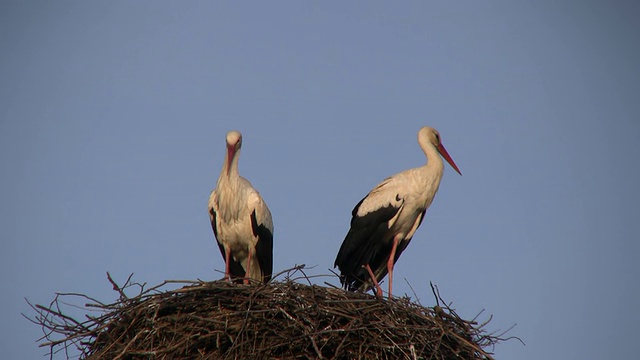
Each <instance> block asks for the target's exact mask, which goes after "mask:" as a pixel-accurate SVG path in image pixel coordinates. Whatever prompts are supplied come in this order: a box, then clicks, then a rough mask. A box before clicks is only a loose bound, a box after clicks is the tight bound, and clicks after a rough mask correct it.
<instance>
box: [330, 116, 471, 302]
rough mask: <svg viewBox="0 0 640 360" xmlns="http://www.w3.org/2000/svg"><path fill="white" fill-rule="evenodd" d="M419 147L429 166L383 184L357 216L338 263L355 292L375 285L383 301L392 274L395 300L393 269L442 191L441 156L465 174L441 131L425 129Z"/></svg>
mask: <svg viewBox="0 0 640 360" xmlns="http://www.w3.org/2000/svg"><path fill="white" fill-rule="evenodd" d="M418 143H419V144H420V147H421V148H422V150H423V151H424V153H425V155H426V156H427V163H426V164H425V165H423V166H421V167H417V168H413V169H409V170H405V171H403V172H401V173H398V174H396V175H393V176H391V177H388V178H387V179H385V180H383V181H382V182H381V183H380V184H378V185H377V186H376V187H375V188H373V190H371V191H370V192H369V194H367V196H365V197H364V198H363V199H362V200H361V201H360V202H359V203H358V204H357V205H356V206H355V208H354V209H353V211H352V213H351V215H352V218H351V228H350V229H349V232H348V233H347V235H346V237H345V239H344V241H343V243H342V246H341V247H340V251H339V252H338V255H337V257H336V261H335V263H334V266H337V267H338V268H339V269H340V272H341V277H340V280H341V282H342V284H343V285H344V287H345V288H347V289H349V290H361V291H367V290H369V289H371V288H372V287H374V286H375V287H376V288H377V293H378V296H381V292H382V291H381V289H380V288H379V286H378V282H379V281H380V280H382V279H383V278H384V277H385V276H386V275H387V273H389V296H391V287H392V281H393V265H394V264H395V262H396V261H397V260H398V258H399V257H400V254H402V252H403V251H404V250H405V249H406V247H407V245H408V244H409V242H410V241H411V239H412V238H413V235H414V234H415V232H416V230H417V229H418V227H419V226H420V224H421V223H422V220H423V219H424V215H425V212H426V210H427V209H428V208H429V206H430V205H431V202H432V201H433V198H434V196H435V194H436V192H437V191H438V187H439V186H440V179H441V178H442V173H443V171H444V164H443V162H442V159H441V158H440V154H442V155H443V156H444V157H445V159H446V160H447V161H448V162H449V163H450V164H451V166H452V167H453V168H454V169H455V170H456V171H458V173H459V172H460V171H459V170H458V168H457V166H456V165H455V163H453V160H451V158H450V157H449V155H448V154H447V152H446V150H445V149H444V147H443V146H442V144H441V143H440V135H439V133H438V132H437V131H436V130H435V129H432V128H430V127H424V128H422V129H420V131H419V132H418ZM369 272H371V273H369Z"/></svg>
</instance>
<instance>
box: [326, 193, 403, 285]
mask: <svg viewBox="0 0 640 360" xmlns="http://www.w3.org/2000/svg"><path fill="white" fill-rule="evenodd" d="M365 199H366V197H365V198H363V199H362V200H360V202H359V203H358V204H357V205H356V206H355V208H354V209H353V211H352V212H351V215H352V218H351V228H350V229H349V232H348V233H347V236H346V237H345V239H344V241H343V242H342V246H341V247H340V251H338V256H337V257H336V261H335V263H334V267H336V266H337V267H338V268H339V269H340V273H341V275H340V281H341V282H342V285H343V286H344V287H345V288H347V289H349V290H355V289H358V288H362V287H363V286H364V289H367V288H368V287H370V286H371V285H370V280H369V275H368V273H367V271H366V270H365V269H364V268H363V267H362V266H363V265H365V264H369V266H370V267H371V269H372V270H373V271H374V272H375V271H376V268H378V267H380V265H382V266H384V265H385V263H386V259H387V258H388V256H389V253H390V251H391V242H390V241H389V239H385V236H387V233H388V230H389V229H388V221H389V220H391V219H392V218H393V217H394V216H395V215H396V214H397V213H398V211H399V210H400V207H401V206H394V205H388V206H385V207H382V208H379V209H377V210H375V211H372V212H370V213H367V214H366V215H364V216H358V215H357V213H358V209H359V207H360V205H362V203H363V202H364V200H365Z"/></svg>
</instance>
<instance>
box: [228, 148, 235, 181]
mask: <svg viewBox="0 0 640 360" xmlns="http://www.w3.org/2000/svg"><path fill="white" fill-rule="evenodd" d="M235 153H236V147H235V145H227V175H229V170H230V169H231V161H232V160H233V155H234V154H235Z"/></svg>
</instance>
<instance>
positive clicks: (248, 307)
mask: <svg viewBox="0 0 640 360" xmlns="http://www.w3.org/2000/svg"><path fill="white" fill-rule="evenodd" d="M284 274H285V276H284V279H283V280H282V281H277V280H276V281H272V282H269V283H267V284H252V285H239V284H233V283H229V282H227V281H223V280H220V281H213V282H204V281H165V282H163V283H162V284H160V285H158V286H155V287H152V288H149V289H145V285H144V284H138V283H133V282H131V277H129V279H127V281H126V283H125V284H124V285H123V286H119V285H117V284H116V283H115V282H114V281H113V280H112V279H111V277H110V276H109V275H108V274H107V276H108V279H109V281H110V282H111V284H112V285H113V288H114V290H115V291H117V292H118V293H119V299H118V301H116V302H115V303H112V304H103V303H101V302H99V301H97V300H96V299H93V298H90V297H88V296H86V295H82V294H57V296H56V297H55V299H54V300H53V301H52V303H51V304H50V306H48V307H47V306H42V305H31V304H30V305H31V306H32V308H33V309H34V310H35V311H36V313H37V314H36V315H35V316H34V317H33V318H30V320H31V321H32V322H34V323H36V324H39V325H40V326H41V327H42V329H43V332H44V334H45V335H44V336H43V337H42V338H41V339H39V341H40V342H41V344H40V346H45V347H49V348H50V355H51V357H53V355H54V354H56V353H62V354H63V356H64V355H66V357H67V358H69V357H73V356H74V355H72V354H71V353H73V352H74V351H75V350H73V348H74V347H75V348H76V349H77V351H79V352H80V355H79V357H80V358H82V359H173V358H181V359H196V358H197V359H250V358H253V359H292V358H313V359H421V358H424V359H492V357H491V353H490V350H492V349H493V346H494V345H495V344H496V343H497V342H498V341H500V340H504V339H502V338H501V336H502V335H503V334H504V333H506V332H503V333H502V334H500V335H494V334H488V333H487V332H486V331H485V329H484V328H485V326H486V325H487V323H488V321H487V322H485V323H483V324H478V323H477V322H476V321H475V319H474V320H471V321H465V320H463V319H461V318H460V317H459V316H458V315H457V314H456V312H455V311H454V310H453V309H451V308H450V307H449V305H442V306H441V305H437V306H435V307H424V306H422V305H420V304H416V303H414V302H411V300H410V299H409V298H408V297H402V298H391V299H384V300H379V299H377V298H375V297H374V296H372V295H368V294H363V293H354V292H345V291H344V290H342V289H340V288H336V287H333V286H331V285H329V287H325V286H319V285H312V284H311V281H310V278H309V277H307V276H306V275H305V274H304V272H303V266H300V267H296V268H294V269H291V270H288V271H287V272H285V273H284ZM300 280H302V281H304V282H305V283H301V282H300ZM176 283H177V284H180V285H182V287H179V288H177V289H173V290H165V289H166V288H167V287H170V286H171V284H176ZM327 285H328V284H327ZM432 288H434V287H433V286H432ZM132 289H133V290H136V291H137V292H138V294H137V295H136V296H133V297H130V296H127V295H126V294H125V292H130V291H132ZM436 290H437V288H434V295H435V296H436V300H437V302H438V304H440V303H441V299H440V296H439V294H437V291H436ZM69 297H71V298H73V299H74V300H76V302H77V300H79V299H80V300H82V301H83V302H86V301H90V303H85V304H84V306H83V309H85V310H87V311H89V312H90V313H93V314H87V315H85V318H84V319H83V320H76V319H73V318H71V317H70V316H68V315H65V314H64V313H63V310H62V308H61V306H63V305H65V304H67V306H74V305H70V304H69Z"/></svg>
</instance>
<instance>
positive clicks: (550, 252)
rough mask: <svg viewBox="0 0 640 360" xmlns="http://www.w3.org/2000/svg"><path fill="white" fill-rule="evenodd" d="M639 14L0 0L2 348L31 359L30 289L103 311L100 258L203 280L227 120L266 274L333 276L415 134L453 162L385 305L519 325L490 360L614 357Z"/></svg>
mask: <svg viewBox="0 0 640 360" xmlns="http://www.w3.org/2000/svg"><path fill="white" fill-rule="evenodd" d="M639 17H640V7H639V6H638V5H637V4H635V3H634V2H616V4H615V5H614V4H613V3H611V2H604V1H601V2H590V4H588V5H587V4H586V3H584V2H581V1H565V2H562V3H558V2H554V1H531V2H524V1H482V2H479V1H464V2H426V1H425V2H423V1H414V2H402V3H393V4H392V3H390V2H350V3H344V2H322V3H319V2H318V3H309V2H294V1H289V2H279V3H269V4H266V3H262V2H255V3H242V4H239V3H236V2H169V1H165V2H145V1H139V2H125V1H111V2H97V3H96V2H91V3H87V2H80V1H61V2H44V1H39V2H38V1H3V2H2V3H1V4H0V46H1V48H2V49H3V50H2V52H1V54H0V79H2V81H0V166H1V167H2V169H3V173H2V176H1V177H0V181H1V185H2V186H1V188H0V189H1V190H0V200H1V201H0V204H1V205H0V211H1V213H0V215H1V216H0V236H1V238H2V241H3V248H4V250H3V251H2V252H1V255H0V263H1V268H0V269H1V275H0V276H1V277H2V283H3V284H4V287H5V290H4V291H3V292H2V295H0V302H1V304H2V306H1V309H2V310H0V311H1V314H2V319H3V322H2V327H1V328H0V331H1V332H0V334H1V336H0V339H1V340H0V345H1V348H2V349H3V350H2V351H3V352H4V354H3V357H6V358H12V359H33V358H39V357H40V356H41V355H44V354H45V353H46V349H40V348H38V347H37V346H36V343H35V339H36V338H38V337H39V336H40V335H41V334H40V329H39V328H38V327H37V326H34V325H32V324H30V323H28V322H27V321H26V320H24V319H23V318H22V317H21V315H20V313H21V312H25V313H29V308H28V306H27V305H26V303H25V301H24V298H25V297H26V298H28V299H29V300H30V301H32V302H35V303H42V304H45V303H48V302H49V301H50V300H51V299H52V298H53V295H54V293H55V292H81V293H85V294H88V295H91V296H93V297H95V298H98V299H101V300H104V301H112V300H115V299H116V294H115V293H114V292H113V291H112V290H111V287H110V286H109V284H108V282H107V280H106V277H105V272H106V271H109V272H110V273H111V274H112V275H113V276H114V278H115V279H116V280H119V281H124V279H126V277H127V276H128V275H129V274H130V273H134V279H135V280H137V281H140V282H147V283H149V284H156V283H160V282H161V281H162V280H165V279H196V278H200V279H204V280H213V279H217V278H220V274H219V273H218V272H216V270H218V271H219V270H222V269H224V264H223V260H222V257H221V256H220V254H219V251H218V248H217V245H216V244H215V241H214V238H213V234H212V232H211V228H210V224H209V220H208V216H207V212H206V204H207V198H208V196H209V192H210V191H211V189H212V188H213V187H214V186H215V181H216V179H217V177H218V174H219V171H220V168H221V166H222V160H223V156H224V134H225V133H226V132H227V131H228V130H231V129H238V130H240V131H242V133H243V135H244V143H243V152H242V155H241V158H240V172H241V174H242V175H243V176H245V177H247V178H248V179H249V180H250V181H251V182H252V183H253V185H254V186H255V187H256V188H258V189H259V190H260V192H261V193H262V195H263V197H264V198H265V200H266V201H267V203H268V205H269V207H270V208H271V212H272V214H273V217H274V224H275V239H274V243H275V244H274V269H275V271H279V270H283V269H286V268H289V267H292V266H293V265H295V264H302V263H304V264H307V266H315V268H313V270H310V271H309V273H311V274H328V273H329V268H331V266H332V264H333V261H334V259H335V255H336V253H337V251H338V248H339V246H340V244H341V242H342V240H343V238H344V235H345V234H346V232H347V230H348V226H349V220H350V212H351V209H352V208H353V206H354V205H355V204H356V203H357V202H358V201H359V200H360V199H361V198H362V196H364V195H365V194H366V193H367V192H368V191H369V190H370V189H371V188H372V187H373V186H375V185H376V184H377V183H378V182H379V181H381V180H382V179H384V178H385V177H387V176H389V175H392V174H394V173H396V172H399V171H402V170H404V169H407V168H410V167H414V166H419V165H421V164H423V163H424V161H425V160H424V155H423V154H422V152H421V151H420V149H419V147H418V145H417V142H416V133H417V131H418V129H419V128H420V127H422V126H423V125H431V126H433V127H435V128H437V129H438V130H439V131H440V133H441V135H442V138H443V143H444V144H445V146H446V147H447V150H448V151H449V153H450V154H451V156H452V157H453V159H454V160H455V161H456V163H457V164H458V166H459V167H460V169H461V171H462V173H463V174H464V175H463V176H458V175H457V174H456V173H455V172H454V171H453V170H452V169H451V168H450V167H448V166H447V167H446V168H445V174H444V178H443V181H442V184H441V186H440V191H439V193H438V195H437V196H436V199H435V201H434V203H433V205H432V207H431V208H430V209H429V211H428V212H427V217H426V219H425V221H424V223H423V225H422V227H421V228H420V229H419V230H418V232H417V233H416V235H415V237H414V239H413V241H412V243H411V245H410V246H409V248H408V249H407V251H405V252H404V253H403V255H402V257H401V258H400V260H399V262H398V264H397V267H396V272H395V278H396V281H395V283H394V285H395V286H394V290H395V292H396V294H403V293H408V294H412V290H411V288H410V287H409V285H407V282H408V283H410V284H411V287H413V289H414V290H415V293H416V294H417V296H418V297H419V298H420V300H421V301H422V303H423V304H425V305H433V297H432V295H431V290H430V288H429V281H433V282H434V283H435V284H437V285H438V286H439V288H440V290H441V293H442V296H443V297H444V298H445V299H446V300H448V301H451V302H453V307H454V308H456V309H457V310H458V312H459V313H460V314H462V315H463V316H465V317H468V318H470V317H473V316H475V315H476V313H477V312H479V311H480V310H482V309H485V314H487V315H488V314H493V316H494V317H493V321H492V322H491V325H490V328H491V329H506V328H508V327H509V326H511V325H512V324H514V323H517V326H516V327H515V329H514V330H513V331H512V332H511V333H510V334H511V335H514V336H519V337H520V338H522V339H523V340H524V341H525V343H526V344H527V345H526V346H522V345H521V344H520V343H519V342H516V341H510V342H506V343H503V344H500V345H499V346H498V347H497V348H496V349H495V354H496V357H497V358H504V359H507V358H508V359H539V358H548V357H551V358H560V359H570V358H573V359H577V358H580V359H601V358H632V357H633V356H634V355H635V354H636V353H637V351H636V350H635V349H634V348H633V346H632V344H634V343H635V336H634V334H635V331H634V330H635V329H636V327H637V323H638V322H640V312H638V311H636V310H634V309H635V307H636V304H637V301H638V300H637V299H638V296H639V295H640V285H639V282H638V281H637V279H636V276H637V275H638V274H639V271H640V266H639V265H638V261H637V258H638V256H639V255H640V245H639V243H638V239H639V238H640V222H638V214H639V211H638V205H637V204H638V203H639V202H640V192H639V191H638V190H637V186H638V184H640V171H639V170H638V168H639V166H638V165H640V164H639V163H638V160H637V155H638V144H639V143H640V135H639V134H640V131H639V130H640V69H639V65H638V64H640V43H639V42H638V40H637V39H638V34H639V33H640V32H639V31H640V25H639V23H638V21H637V19H638V18H639ZM404 279H406V281H405V280H404ZM328 281H330V282H332V283H334V284H337V283H338V281H337V279H329V280H328Z"/></svg>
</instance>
